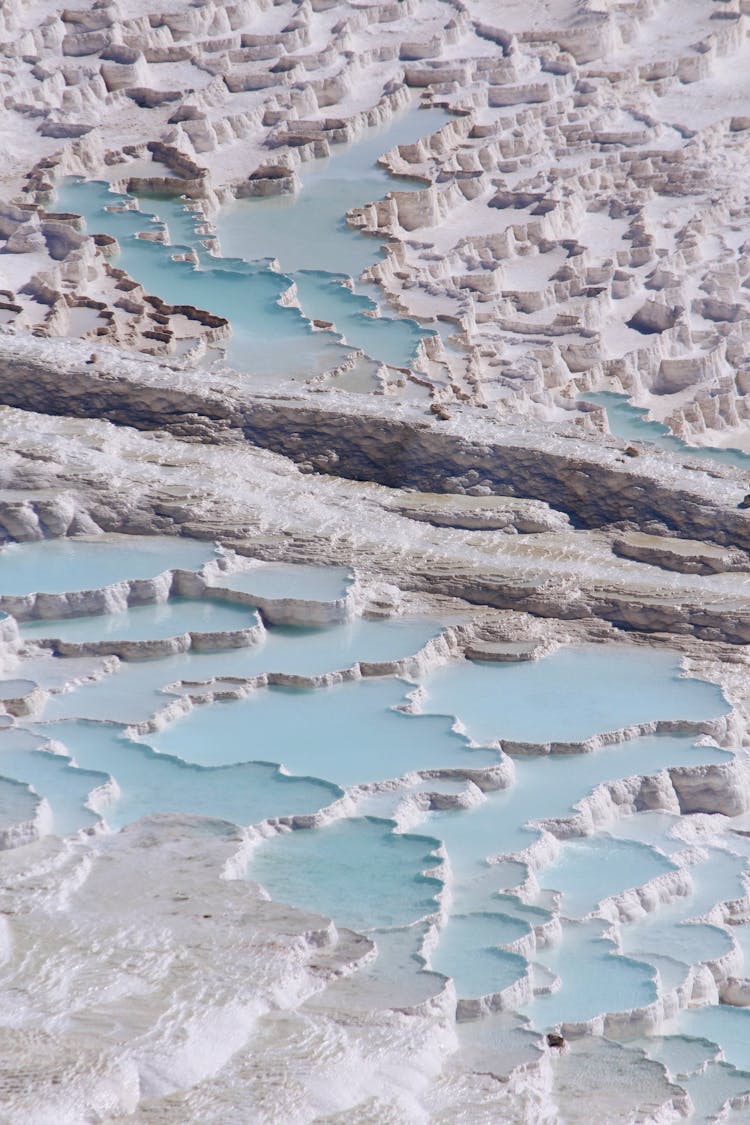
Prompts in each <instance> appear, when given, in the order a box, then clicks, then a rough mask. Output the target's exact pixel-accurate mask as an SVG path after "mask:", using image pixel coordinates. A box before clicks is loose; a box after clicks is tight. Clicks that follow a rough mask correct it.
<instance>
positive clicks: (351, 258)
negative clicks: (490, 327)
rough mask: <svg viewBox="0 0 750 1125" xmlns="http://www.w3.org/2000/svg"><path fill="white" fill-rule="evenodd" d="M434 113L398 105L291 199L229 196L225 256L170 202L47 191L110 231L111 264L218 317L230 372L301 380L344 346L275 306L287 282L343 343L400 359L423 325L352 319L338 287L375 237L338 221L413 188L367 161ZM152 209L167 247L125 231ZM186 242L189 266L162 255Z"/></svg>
mask: <svg viewBox="0 0 750 1125" xmlns="http://www.w3.org/2000/svg"><path fill="white" fill-rule="evenodd" d="M446 120H447V116H446V114H445V113H444V112H442V111H440V110H423V111H420V110H417V109H413V110H409V111H407V112H406V113H404V114H401V115H400V116H399V117H397V118H396V119H394V120H393V121H392V122H391V123H390V124H389V125H387V126H385V127H384V128H382V129H371V130H368V131H367V133H366V134H365V135H364V136H363V138H362V139H360V140H359V141H357V142H356V143H354V144H352V145H345V146H337V147H336V149H335V150H334V155H333V156H332V157H331V158H330V159H326V160H323V161H314V162H313V163H312V164H310V165H308V166H307V167H305V168H303V169H302V172H301V175H302V177H303V188H302V191H301V192H300V193H299V194H298V195H295V196H284V197H271V198H269V199H260V200H242V201H238V202H235V203H233V204H231V205H230V206H229V207H228V208H226V210H225V212H223V213H222V214H221V215H220V216H219V223H218V228H219V236H220V239H221V244H222V249H223V253H224V254H225V255H228V256H227V257H223V258H210V257H209V256H208V255H206V254H205V252H204V251H203V250H202V248H201V246H200V239H199V237H198V236H197V235H196V234H195V231H194V229H192V227H193V225H192V223H191V220H190V218H189V217H186V213H182V214H180V213H179V205H178V204H176V203H175V201H173V200H170V201H167V200H164V199H158V198H157V199H152V201H151V202H146V204H145V206H144V211H143V212H140V211H131V210H122V211H111V210H109V211H108V210H105V208H106V207H108V206H111V205H112V204H113V203H116V202H117V200H118V199H120V200H123V199H125V198H126V197H122V196H116V195H113V194H112V192H110V190H109V187H108V185H107V184H105V183H101V182H93V181H89V182H80V181H77V180H75V179H74V178H72V177H69V178H68V179H67V180H65V181H64V182H63V183H62V184H61V185H60V187H59V188H58V192H57V197H56V204H55V205H56V207H57V208H58V209H61V210H65V211H72V212H73V213H76V214H80V215H82V216H83V217H84V218H85V220H86V224H87V227H88V229H89V230H90V231H92V232H96V233H104V234H109V235H113V236H114V237H116V238H117V240H118V243H119V245H120V253H119V255H118V257H117V259H116V260H115V264H116V265H117V266H119V267H120V268H122V269H125V270H126V271H127V272H128V274H129V275H130V276H131V277H133V278H134V279H135V280H136V281H139V282H140V283H141V284H142V285H143V286H144V288H145V289H146V291H147V292H149V293H153V294H156V295H157V296H159V297H162V298H163V299H164V300H165V301H167V302H169V303H170V304H177V305H179V304H188V305H194V306H196V307H198V308H202V309H207V310H209V311H210V312H212V313H216V314H219V315H221V316H224V317H227V319H228V320H229V321H230V322H231V325H232V337H231V340H230V341H229V345H228V349H227V358H228V360H229V362H230V363H231V364H233V365H234V366H235V367H237V368H238V369H239V370H241V371H246V372H251V373H252V374H255V375H260V376H264V377H271V378H278V377H290V378H305V379H306V378H309V377H310V376H313V375H315V374H319V373H321V372H323V371H325V370H328V369H330V368H331V367H333V366H335V365H337V364H340V363H341V362H342V361H343V360H344V359H345V358H346V357H347V355H349V354H350V348H349V347H347V346H346V345H344V344H342V343H341V342H340V341H339V340H338V339H337V338H336V336H335V335H333V334H331V333H330V332H315V331H313V330H312V328H311V327H310V325H309V324H308V323H307V321H306V320H305V319H304V317H303V315H302V313H301V312H300V311H299V309H297V308H294V307H282V306H280V305H279V304H278V301H279V298H280V296H281V295H282V293H283V292H284V291H285V290H286V289H287V288H288V287H289V285H290V284H291V282H292V281H296V282H297V283H298V289H299V291H300V294H301V296H302V309H303V312H304V313H305V315H306V316H308V317H310V318H319V319H321V320H325V321H332V322H334V324H335V328H336V331H337V332H338V333H339V335H340V336H341V335H343V336H344V337H345V338H346V341H347V343H348V345H351V347H354V348H363V349H364V350H365V351H366V352H367V353H368V354H369V355H372V357H373V358H375V359H377V360H380V361H382V362H385V363H391V364H395V365H396V366H400V367H405V366H408V365H409V363H410V362H411V359H412V357H413V355H414V350H415V347H416V345H417V342H418V341H419V339H420V337H422V336H424V335H427V334H428V333H426V332H425V331H424V330H423V329H421V328H419V326H418V325H416V324H415V323H414V322H413V321H408V320H404V319H400V318H397V317H386V318H384V319H382V320H380V321H377V322H376V321H374V320H372V319H371V318H370V317H368V316H366V315H364V314H365V312H367V311H369V310H371V309H372V308H373V305H372V302H371V301H370V300H369V299H368V298H366V297H356V296H354V295H352V294H349V293H348V292H346V291H342V290H341V287H340V285H339V284H338V281H339V279H340V278H341V276H343V275H347V274H351V275H352V276H356V275H357V274H358V273H360V272H361V270H362V269H363V268H364V267H365V266H366V265H368V264H370V263H371V262H373V261H376V260H377V258H379V257H380V249H379V243H378V241H377V240H373V239H368V238H367V237H366V236H363V235H361V234H359V232H357V231H356V230H354V229H352V228H350V227H348V226H347V225H346V223H345V220H344V215H345V212H346V211H347V210H348V209H349V208H350V207H352V206H355V205H357V204H362V203H365V202H368V201H369V200H374V199H378V198H380V197H381V196H382V195H383V194H384V193H385V192H386V191H388V190H389V189H390V188H393V187H397V188H398V189H399V190H413V189H414V188H417V187H420V186H422V185H420V184H418V183H417V182H415V181H413V180H400V179H399V180H398V181H396V180H393V179H392V178H391V177H389V176H388V175H387V173H386V172H385V171H384V170H383V169H381V168H378V167H377V166H375V164H374V162H375V160H376V159H377V157H378V156H379V155H380V154H381V153H382V152H383V151H385V150H386V149H388V148H391V147H393V146H394V145H395V144H398V143H401V142H404V141H414V140H417V139H418V138H419V137H420V136H423V135H425V134H426V133H431V132H433V131H434V130H435V129H437V128H439V127H440V126H441V125H443V124H444V123H445V121H446ZM152 208H153V211H154V212H156V213H158V215H159V217H160V218H163V219H165V220H166V222H167V224H168V231H169V237H170V239H171V243H170V245H168V246H164V245H162V244H160V243H154V242H149V241H144V240H143V239H136V237H135V235H136V233H137V232H138V231H142V230H147V229H149V227H153V222H151V221H150V220H149V211H150V210H151V209H152ZM151 218H153V214H152V215H151ZM181 244H182V245H181ZM187 246H189V247H191V248H192V249H194V250H195V251H196V253H198V256H199V261H200V267H199V269H197V270H196V269H195V268H194V267H193V265H192V264H191V263H189V262H175V261H173V260H172V255H173V254H174V252H175V249H178V250H179V249H185V248H186V247H187ZM272 259H277V260H278V261H280V262H281V268H282V270H284V271H285V272H284V273H279V272H278V271H277V270H276V269H272V268H269V267H270V260H272ZM300 270H311V271H313V275H306V274H301V273H298V272H297V271H300ZM306 302H309V306H310V307H309V308H308V307H307V304H306Z"/></svg>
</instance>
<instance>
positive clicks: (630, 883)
mask: <svg viewBox="0 0 750 1125" xmlns="http://www.w3.org/2000/svg"><path fill="white" fill-rule="evenodd" d="M675 870H676V868H675V865H674V864H673V863H670V862H669V860H668V859H667V858H666V856H662V855H660V854H659V853H658V852H656V851H654V849H653V848H649V847H648V846H647V845H645V844H638V843H631V842H630V841H627V840H614V839H612V838H610V837H608V836H597V837H594V838H593V839H587V840H571V841H569V842H568V843H567V844H566V845H565V848H564V849H563V852H562V855H561V856H560V858H559V859H558V860H557V861H556V862H555V863H553V864H551V866H549V867H547V868H545V870H544V872H543V873H542V875H541V877H540V883H541V884H542V885H543V886H544V887H548V888H550V889H554V890H556V891H561V892H562V899H561V902H560V912H561V914H563V915H564V916H565V917H568V918H581V917H583V916H584V915H585V914H589V913H590V912H591V911H592V910H594V909H595V908H596V905H597V903H599V902H600V901H601V900H602V899H603V898H607V897H608V896H609V895H613V894H618V893H619V892H620V891H626V890H629V889H630V888H632V887H640V886H642V885H643V884H644V883H647V882H648V881H649V880H650V879H654V878H656V877H657V876H658V875H663V874H665V873H666V872H669V871H675Z"/></svg>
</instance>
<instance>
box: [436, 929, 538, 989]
mask: <svg viewBox="0 0 750 1125" xmlns="http://www.w3.org/2000/svg"><path fill="white" fill-rule="evenodd" d="M528 932H529V927H528V926H527V925H526V924H525V923H523V922H521V921H519V920H518V919H517V918H511V917H509V916H508V915H505V914H492V913H484V914H454V915H452V916H451V917H450V918H449V919H448V922H447V923H446V925H445V926H444V927H443V928H442V929H441V931H440V944H439V945H438V947H437V949H436V950H435V952H434V953H432V954H431V955H430V967H431V968H432V969H434V970H435V971H436V972H438V973H444V974H445V976H448V977H452V978H453V980H454V982H455V985H456V992H457V994H458V995H459V996H460V997H462V998H465V999H476V998H478V997H480V996H487V995H489V994H490V993H493V992H501V991H502V990H503V989H504V988H507V987H508V986H509V985H511V984H513V982H514V981H516V980H518V979H519V978H520V977H522V976H524V974H525V973H526V972H527V971H528V967H527V964H526V961H525V959H524V958H523V957H520V956H519V955H518V954H517V953H511V952H508V950H503V949H500V948H498V947H499V946H502V945H505V944H507V943H508V942H510V941H515V940H516V939H517V938H520V937H524V936H525V935H526V934H528Z"/></svg>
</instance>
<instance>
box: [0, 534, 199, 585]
mask: <svg viewBox="0 0 750 1125" xmlns="http://www.w3.org/2000/svg"><path fill="white" fill-rule="evenodd" d="M214 554H215V552H214V548H213V545H212V544H211V543H203V542H199V541H198V540H197V539H180V538H177V537H169V536H158V535H107V536H102V537H101V538H73V539H44V540H41V541H40V542H37V543H10V544H8V545H7V546H4V547H3V548H2V549H1V550H0V593H2V594H31V593H34V592H37V591H43V592H44V593H48V594H61V593H66V592H69V591H74V590H98V589H100V588H101V587H102V586H108V585H110V583H113V582H122V581H123V580H124V579H126V578H154V577H155V576H156V575H157V574H161V573H162V572H163V571H165V570H172V569H177V568H181V569H183V570H196V569H197V568H199V567H201V566H203V564H204V563H205V562H208V560H209V559H212V558H213V557H214Z"/></svg>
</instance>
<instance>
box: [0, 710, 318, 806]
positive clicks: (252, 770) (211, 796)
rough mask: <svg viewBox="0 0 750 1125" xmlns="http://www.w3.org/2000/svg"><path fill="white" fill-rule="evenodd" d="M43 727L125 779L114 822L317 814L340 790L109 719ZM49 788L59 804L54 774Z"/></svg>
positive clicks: (95, 766) (77, 756) (90, 766)
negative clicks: (206, 756)
mask: <svg viewBox="0 0 750 1125" xmlns="http://www.w3.org/2000/svg"><path fill="white" fill-rule="evenodd" d="M36 729H37V731H38V733H39V734H40V735H44V736H46V737H48V738H54V739H56V740H58V741H60V742H62V743H63V744H64V745H65V747H66V748H67V750H68V752H69V754H70V755H71V757H73V758H74V760H75V761H76V763H77V764H78V765H79V766H80V767H81V768H82V769H86V770H96V771H99V772H101V773H105V774H109V775H110V776H111V777H113V778H115V779H116V780H117V784H118V786H119V788H120V796H119V798H118V799H117V800H116V801H115V802H114V803H113V804H111V805H109V806H108V807H107V808H106V810H105V811H104V816H105V818H106V820H107V823H108V824H109V825H110V826H111V827H112V828H121V827H122V826H123V825H125V824H130V823H131V822H132V821H134V820H137V819H138V818H139V817H142V816H148V815H149V814H151V813H162V812H183V813H193V814H195V815H198V816H211V817H219V818H221V819H223V820H229V821H232V822H234V823H235V824H254V823H256V822H257V821H260V820H263V819H265V817H268V816H288V815H292V814H293V813H313V812H315V811H316V810H317V809H319V808H322V807H323V806H325V805H328V804H330V803H331V802H332V801H334V800H336V798H337V797H338V796H340V790H338V789H337V788H336V787H335V786H332V785H327V784H326V783H325V782H321V781H317V780H315V779H313V778H304V779H303V778H291V777H285V776H284V775H283V774H281V773H279V771H278V769H277V767H276V766H273V765H269V764H268V763H263V762H243V763H241V764H238V765H236V766H228V767H226V768H222V769H204V768H202V767H201V766H195V765H188V764H186V763H185V762H182V761H180V760H179V759H177V758H173V757H170V756H169V755H166V754H156V753H154V751H153V750H152V749H151V748H150V747H148V746H143V745H139V744H138V743H134V742H131V741H130V740H129V739H126V738H124V737H123V735H122V731H121V730H120V729H119V728H118V727H117V726H114V725H112V724H108V723H85V722H75V721H74V722H71V723H50V724H39V725H38V726H37V728H36ZM48 756H50V757H51V755H48ZM1 760H2V759H1V758H0V761H1ZM70 772H75V771H70ZM89 788H91V786H89ZM48 789H49V792H47V791H46V790H44V791H43V792H44V795H45V796H47V797H48V799H49V800H50V804H51V805H52V807H53V809H55V808H56V805H57V803H58V801H59V799H60V797H59V795H58V792H57V791H56V790H55V788H54V781H53V780H51V782H50V784H49V786H48Z"/></svg>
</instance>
